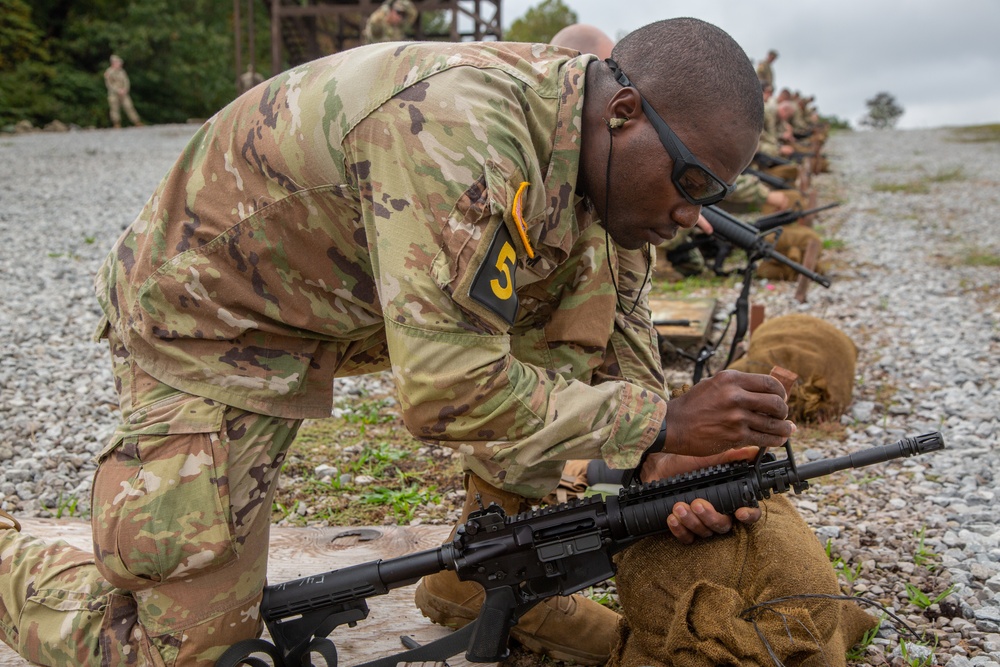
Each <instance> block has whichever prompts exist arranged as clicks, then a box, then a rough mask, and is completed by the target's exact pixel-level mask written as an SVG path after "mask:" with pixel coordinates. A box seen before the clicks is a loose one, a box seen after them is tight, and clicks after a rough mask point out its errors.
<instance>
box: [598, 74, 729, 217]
mask: <svg viewBox="0 0 1000 667" xmlns="http://www.w3.org/2000/svg"><path fill="white" fill-rule="evenodd" d="M604 62H605V63H607V65H608V67H609V68H611V73H612V74H613V75H614V77H615V80H616V81H617V82H618V83H620V84H621V85H622V86H625V87H626V88H635V84H634V83H632V82H631V81H629V78H628V77H627V76H625V72H623V71H622V69H621V67H619V66H618V63H616V62H615V61H614V60H612V59H611V58H608V59H607V60H605V61H604ZM635 91H636V92H637V93H639V89H638V88H635ZM639 99H640V100H641V101H642V111H643V113H645V114H646V118H648V119H649V122H650V123H652V124H653V127H654V128H655V129H656V134H657V135H658V136H659V137H660V143H661V144H663V148H665V149H666V151H667V154H668V155H669V156H670V159H671V160H673V161H674V170H673V173H671V174H670V180H671V181H673V183H674V186H676V188H677V190H678V191H679V192H680V193H681V194H682V195H684V199H686V200H688V201H689V202H691V203H692V204H694V205H696V206H710V205H712V204H717V203H719V202H720V201H722V200H723V199H725V198H726V197H727V196H728V195H730V194H731V193H732V192H733V190H735V189H736V185H735V184H733V185H729V184H728V183H726V182H725V181H724V180H722V179H721V178H719V177H718V176H716V175H715V174H713V173H712V170H711V169H709V168H708V167H706V166H705V165H703V164H702V163H701V162H699V161H698V158H696V157H695V156H694V153H692V152H691V151H690V150H688V147H687V146H685V145H684V142H683V141H681V139H680V137H678V136H677V135H676V134H675V133H674V131H673V130H671V129H670V126H669V125H667V122H666V121H665V120H663V119H662V118H661V117H660V114H658V113H656V111H654V110H653V107H651V106H650V105H649V103H648V102H647V101H646V98H644V97H643V96H642V93H639Z"/></svg>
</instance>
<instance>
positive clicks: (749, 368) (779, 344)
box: [728, 313, 858, 422]
mask: <svg viewBox="0 0 1000 667" xmlns="http://www.w3.org/2000/svg"><path fill="white" fill-rule="evenodd" d="M857 359H858V348H857V346H856V345H855V344H854V341H852V340H851V339H850V338H849V337H848V336H847V334H845V333H844V332H842V331H841V330H840V329H838V328H837V327H835V326H833V325H832V324H830V323H829V322H827V321H825V320H821V319H819V318H818V317H813V316H812V315H805V314H802V313H794V314H792V315H782V316H781V317H775V318H773V319H770V320H765V321H764V323H763V324H761V325H760V326H759V327H757V329H756V330H755V331H754V332H753V334H752V335H751V336H750V345H749V347H748V348H747V353H746V355H745V356H743V357H740V358H739V359H737V360H736V361H734V362H733V363H731V364H730V365H729V366H728V368H731V369H734V370H738V371H743V372H744V373H762V374H765V375H766V374H767V373H769V372H770V371H771V369H772V368H773V367H775V366H781V367H782V368H787V369H788V370H790V371H792V372H793V373H796V374H797V375H798V376H799V378H798V380H796V381H795V384H793V385H792V391H791V394H790V395H789V397H788V413H789V419H791V420H792V421H795V422H822V421H828V420H831V419H838V418H839V417H840V415H842V414H843V413H844V411H845V410H846V409H847V407H848V406H849V405H850V404H851V400H852V397H853V392H854V368H855V365H856V363H857Z"/></svg>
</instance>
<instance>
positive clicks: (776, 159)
mask: <svg viewBox="0 0 1000 667" xmlns="http://www.w3.org/2000/svg"><path fill="white" fill-rule="evenodd" d="M753 161H754V162H756V163H757V164H759V165H760V166H761V167H763V168H764V169H770V168H771V167H778V166H781V165H786V164H795V161H794V160H789V159H788V158H783V157H781V156H779V155H768V154H767V153H757V154H756V155H754V157H753Z"/></svg>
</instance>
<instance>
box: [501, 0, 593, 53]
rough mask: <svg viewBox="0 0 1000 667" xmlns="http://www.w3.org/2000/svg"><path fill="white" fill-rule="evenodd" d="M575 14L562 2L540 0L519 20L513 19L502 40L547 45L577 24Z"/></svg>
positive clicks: (557, 0)
mask: <svg viewBox="0 0 1000 667" xmlns="http://www.w3.org/2000/svg"><path fill="white" fill-rule="evenodd" d="M577 20H578V19H577V16H576V12H574V11H573V10H572V9H570V8H569V7H567V6H566V5H565V4H564V3H563V1H562V0H542V2H540V3H539V4H538V6H536V7H532V8H531V9H529V10H528V11H526V12H525V13H524V16H522V17H521V18H518V19H515V20H514V22H513V23H512V24H511V26H510V29H509V30H508V31H507V32H506V34H504V39H505V40H508V41H511V42H541V43H547V42H548V41H549V40H550V39H552V38H553V37H555V34H556V33H557V32H559V31H560V30H562V29H563V28H565V27H566V26H568V25H572V24H574V23H576V22H577Z"/></svg>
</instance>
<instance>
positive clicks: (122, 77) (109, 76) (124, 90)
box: [104, 67, 130, 95]
mask: <svg viewBox="0 0 1000 667" xmlns="http://www.w3.org/2000/svg"><path fill="white" fill-rule="evenodd" d="M104 86H105V87H106V88H107V89H108V95H127V94H128V91H129V88H130V84H129V80H128V74H126V73H125V70H124V69H121V68H119V69H115V68H114V67H109V68H107V69H106V70H104Z"/></svg>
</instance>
